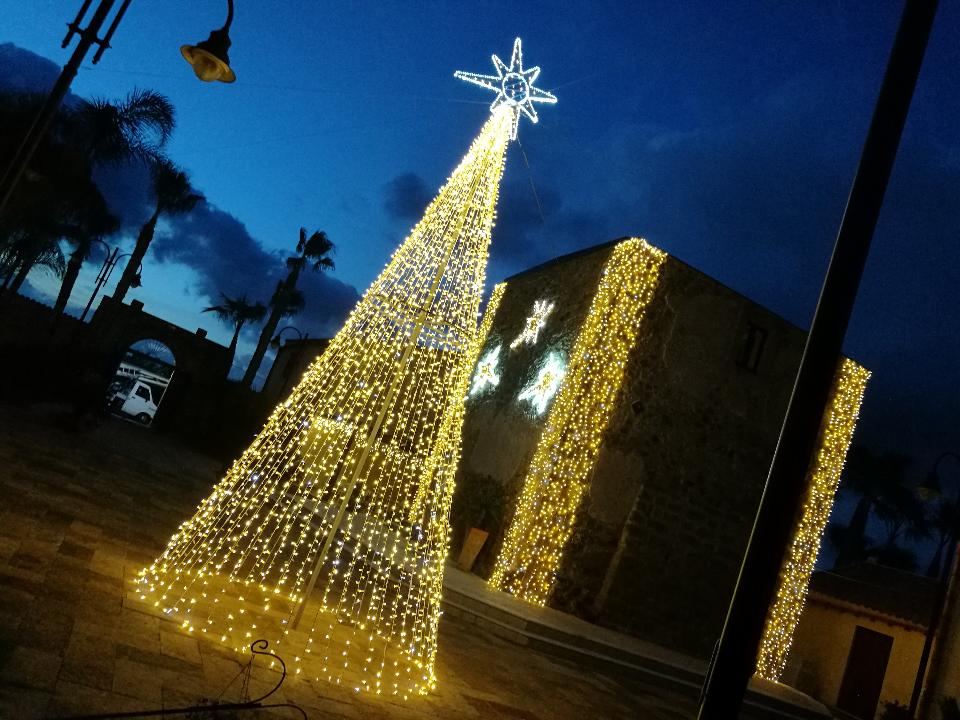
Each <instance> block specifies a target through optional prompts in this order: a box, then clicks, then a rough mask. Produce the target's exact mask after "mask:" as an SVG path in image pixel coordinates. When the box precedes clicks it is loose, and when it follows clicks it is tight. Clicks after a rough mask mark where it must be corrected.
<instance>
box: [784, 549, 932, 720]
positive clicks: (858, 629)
mask: <svg viewBox="0 0 960 720" xmlns="http://www.w3.org/2000/svg"><path fill="white" fill-rule="evenodd" d="M936 585H937V581H936V580H934V579H931V578H928V577H923V576H920V575H914V574H913V573H908V572H903V571H902V570H895V569H893V568H888V567H883V566H880V565H875V564H871V563H864V564H860V565H856V566H853V567H849V568H844V569H842V570H835V571H831V572H816V573H814V574H813V578H812V579H811V581H810V594H809V595H808V597H807V603H806V606H805V607H804V610H803V615H802V616H801V618H800V623H799V625H798V626H797V629H796V632H795V634H794V640H793V649H792V650H791V652H790V660H789V662H788V663H787V669H786V671H785V673H784V675H783V678H782V679H783V681H784V682H786V683H787V684H789V685H792V686H794V687H796V688H797V689H798V690H802V691H803V692H805V693H807V694H808V695H811V696H812V697H814V698H816V699H817V700H819V701H820V702H822V703H824V704H826V705H829V706H831V707H836V708H838V709H840V710H843V711H844V712H847V713H849V714H850V715H852V716H853V717H858V718H868V719H870V720H872V718H873V717H874V715H875V714H876V713H877V712H878V711H879V712H882V710H883V706H884V704H885V703H899V704H900V705H902V706H904V707H906V706H908V705H909V703H910V696H911V694H912V692H913V686H914V682H915V681H916V678H917V670H918V667H919V663H920V653H921V650H922V649H923V642H924V638H925V637H926V631H927V624H928V622H929V620H930V612H931V610H932V608H933V603H934V600H935V597H936ZM934 717H939V716H938V715H936V714H935V715H934Z"/></svg>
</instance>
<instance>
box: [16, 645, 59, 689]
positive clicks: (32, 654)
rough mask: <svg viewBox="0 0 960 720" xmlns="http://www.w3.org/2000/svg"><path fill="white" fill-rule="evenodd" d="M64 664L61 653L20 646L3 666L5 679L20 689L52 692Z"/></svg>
mask: <svg viewBox="0 0 960 720" xmlns="http://www.w3.org/2000/svg"><path fill="white" fill-rule="evenodd" d="M62 663H63V658H62V657H61V656H60V654H59V653H55V652H49V651H46V650H38V649H37V648H31V647H26V646H24V645H19V646H17V647H15V648H14V649H13V652H11V653H10V655H9V656H8V657H7V658H6V660H5V662H4V664H3V679H4V682H5V683H7V684H9V685H13V686H16V687H19V688H28V689H32V690H47V691H52V690H53V688H54V686H55V685H56V684H57V676H58V674H59V673H60V665H61V664H62Z"/></svg>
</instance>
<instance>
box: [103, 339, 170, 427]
mask: <svg viewBox="0 0 960 720" xmlns="http://www.w3.org/2000/svg"><path fill="white" fill-rule="evenodd" d="M176 364H177V362H176V356H175V355H174V354H173V351H172V350H171V349H170V348H169V347H168V346H167V345H166V344H165V343H163V342H161V341H160V340H155V339H146V340H138V341H137V342H135V343H133V344H132V345H130V347H128V348H127V349H126V351H125V352H124V354H123V358H122V359H121V360H120V363H119V365H118V366H117V369H116V372H115V373H114V375H113V379H112V380H111V382H110V385H109V387H108V389H107V407H108V408H109V409H110V411H111V412H112V413H113V414H114V415H117V416H119V417H122V418H125V419H128V420H133V421H135V422H137V423H139V424H141V425H144V426H146V427H149V426H151V425H152V424H153V420H154V418H155V417H156V414H157V412H158V410H159V409H160V404H161V403H162V402H163V398H164V396H165V395H166V392H167V388H168V387H169V386H170V383H171V381H172V380H173V376H174V373H175V372H176Z"/></svg>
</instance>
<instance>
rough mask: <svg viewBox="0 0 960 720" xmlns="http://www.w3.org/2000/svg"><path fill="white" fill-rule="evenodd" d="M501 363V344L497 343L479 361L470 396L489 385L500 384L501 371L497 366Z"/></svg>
mask: <svg viewBox="0 0 960 720" xmlns="http://www.w3.org/2000/svg"><path fill="white" fill-rule="evenodd" d="M499 364H500V346H499V345H497V346H496V347H495V348H493V349H492V350H490V351H489V352H488V353H487V354H486V355H484V356H483V357H482V358H480V362H478V363H477V369H476V371H475V372H474V373H473V384H472V385H471V386H470V397H473V396H475V395H477V394H478V393H481V392H483V391H484V390H485V389H486V388H488V387H496V386H497V385H499V384H500V371H499V369H498V368H497V366H498V365H499Z"/></svg>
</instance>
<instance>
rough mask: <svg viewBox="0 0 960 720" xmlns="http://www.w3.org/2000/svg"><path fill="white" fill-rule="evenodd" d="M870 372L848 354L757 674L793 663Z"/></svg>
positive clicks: (773, 676)
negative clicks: (792, 651) (791, 658)
mask: <svg viewBox="0 0 960 720" xmlns="http://www.w3.org/2000/svg"><path fill="white" fill-rule="evenodd" d="M869 378H870V372H869V371H868V370H866V369H864V368H863V367H861V366H860V365H858V364H857V363H855V362H853V361H852V360H847V359H845V360H843V362H842V363H841V365H840V370H839V372H838V373H837V378H836V380H835V383H834V387H833V390H832V392H831V395H830V402H829V404H828V406H827V411H826V413H825V414H824V419H823V423H822V425H821V427H820V440H819V445H818V447H819V449H818V450H817V458H816V462H815V464H814V466H813V467H812V469H811V473H810V477H809V480H808V491H807V499H806V501H805V502H804V505H803V510H802V512H801V515H800V521H799V523H798V524H797V529H796V532H795V533H794V536H793V542H792V544H791V545H790V549H789V551H788V554H787V558H786V562H785V563H784V565H783V568H782V570H781V571H780V587H779V588H778V590H777V596H776V599H775V600H774V602H773V604H772V605H771V607H770V611H769V612H768V614H767V623H766V626H765V627H764V631H763V639H762V641H761V643H760V651H759V654H758V656H757V670H756V672H757V675H759V676H760V677H763V678H766V679H768V680H777V679H779V677H780V674H781V673H782V672H783V669H784V666H785V665H786V663H787V656H788V654H789V652H790V646H791V644H792V643H793V634H794V630H795V629H796V627H797V623H798V622H799V620H800V613H801V612H802V610H803V604H804V601H805V600H806V597H807V588H808V586H809V584H810V576H811V575H812V574H813V567H814V564H815V563H816V561H817V553H818V552H819V550H820V540H821V538H822V537H823V531H824V530H825V529H826V527H827V521H828V520H829V519H830V510H831V509H832V507H833V499H834V496H835V495H836V492H837V485H838V484H839V482H840V474H841V472H842V471H843V464H844V461H845V460H846V457H847V449H848V448H849V447H850V442H851V440H852V439H853V431H854V429H855V427H856V424H857V417H858V415H859V412H860V404H861V402H862V401H863V394H864V392H865V390H866V387H867V380H869Z"/></svg>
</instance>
